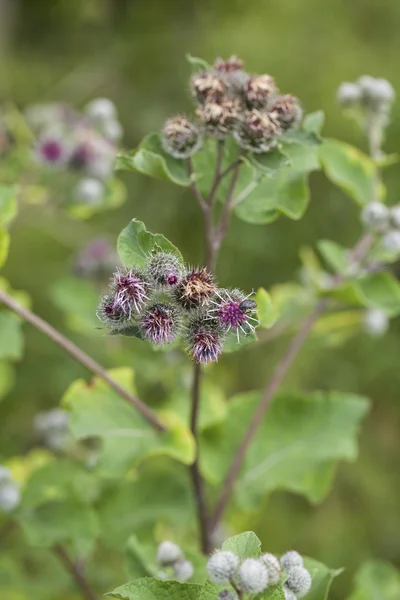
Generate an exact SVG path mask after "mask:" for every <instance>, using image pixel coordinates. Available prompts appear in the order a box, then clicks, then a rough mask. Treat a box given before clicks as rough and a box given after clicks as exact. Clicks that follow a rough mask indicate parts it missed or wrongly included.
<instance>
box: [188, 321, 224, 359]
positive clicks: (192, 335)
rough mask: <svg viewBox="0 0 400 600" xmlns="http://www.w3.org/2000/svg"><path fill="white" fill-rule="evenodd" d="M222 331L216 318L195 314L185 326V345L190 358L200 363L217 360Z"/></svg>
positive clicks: (222, 341)
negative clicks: (209, 318) (210, 318)
mask: <svg viewBox="0 0 400 600" xmlns="http://www.w3.org/2000/svg"><path fill="white" fill-rule="evenodd" d="M224 337H225V336H224V331H223V330H222V328H221V327H220V325H219V324H218V321H216V320H206V319H205V318H204V316H201V315H195V316H194V317H191V318H190V319H189V323H188V324H187V326H186V335H185V342H186V344H185V346H186V351H187V353H188V354H189V356H190V358H191V359H192V360H194V361H195V362H197V363H198V364H201V365H208V364H209V363H212V362H218V358H219V356H220V355H221V354H222V350H223V343H224Z"/></svg>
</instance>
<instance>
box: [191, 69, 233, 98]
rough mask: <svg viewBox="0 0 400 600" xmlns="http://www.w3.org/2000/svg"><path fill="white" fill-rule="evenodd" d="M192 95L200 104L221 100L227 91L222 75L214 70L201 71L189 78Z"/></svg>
mask: <svg viewBox="0 0 400 600" xmlns="http://www.w3.org/2000/svg"><path fill="white" fill-rule="evenodd" d="M190 89H191V92H192V95H193V97H194V98H196V100H197V101H198V102H199V103H200V104H204V103H205V102H216V103H217V102H221V100H222V99H223V98H224V96H225V95H226V92H227V88H226V85H225V82H224V80H223V77H221V75H220V74H219V73H216V72H214V71H202V72H200V73H196V74H195V75H193V76H192V77H191V78H190Z"/></svg>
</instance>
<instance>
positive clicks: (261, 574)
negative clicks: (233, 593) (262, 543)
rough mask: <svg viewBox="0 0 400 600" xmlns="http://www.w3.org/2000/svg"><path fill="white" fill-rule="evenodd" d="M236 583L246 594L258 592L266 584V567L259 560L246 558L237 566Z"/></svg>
mask: <svg viewBox="0 0 400 600" xmlns="http://www.w3.org/2000/svg"><path fill="white" fill-rule="evenodd" d="M236 583H237V585H238V587H239V589H240V590H242V591H243V592H245V593H247V594H260V593H261V592H262V591H263V590H265V588H266V587H267V585H268V571H267V568H266V567H265V565H264V564H263V563H262V562H261V561H260V560H257V559H255V558H246V559H245V560H244V561H243V562H242V564H241V565H240V567H239V570H238V572H237V575H236Z"/></svg>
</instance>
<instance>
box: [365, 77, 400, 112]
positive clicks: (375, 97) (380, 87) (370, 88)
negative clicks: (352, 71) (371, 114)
mask: <svg viewBox="0 0 400 600" xmlns="http://www.w3.org/2000/svg"><path fill="white" fill-rule="evenodd" d="M357 83H358V86H359V87H360V90H361V95H362V102H363V103H364V105H365V106H367V107H369V108H371V109H372V110H380V109H382V108H384V107H386V106H387V105H388V104H390V103H391V102H393V100H394V99H395V92H394V89H393V87H392V86H391V84H390V83H389V82H388V81H387V80H386V79H375V78H374V77H370V76H369V75H363V76H362V77H360V78H359V79H358V82H357Z"/></svg>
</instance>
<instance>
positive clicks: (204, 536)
mask: <svg viewBox="0 0 400 600" xmlns="http://www.w3.org/2000/svg"><path fill="white" fill-rule="evenodd" d="M200 382H201V367H200V365H198V364H195V366H194V373H193V390H192V412H191V416H190V429H191V432H192V434H193V437H194V439H195V442H196V457H195V460H194V463H193V464H192V465H191V466H190V473H191V476H192V482H193V488H194V491H195V498H196V503H197V512H198V521H199V531H200V537H201V549H202V551H203V552H204V554H209V552H210V551H211V541H210V536H209V533H208V531H209V527H208V511H207V503H206V499H205V490H204V481H203V478H202V476H201V473H200V466H199V451H198V448H199V435H198V423H199V409H200Z"/></svg>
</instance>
